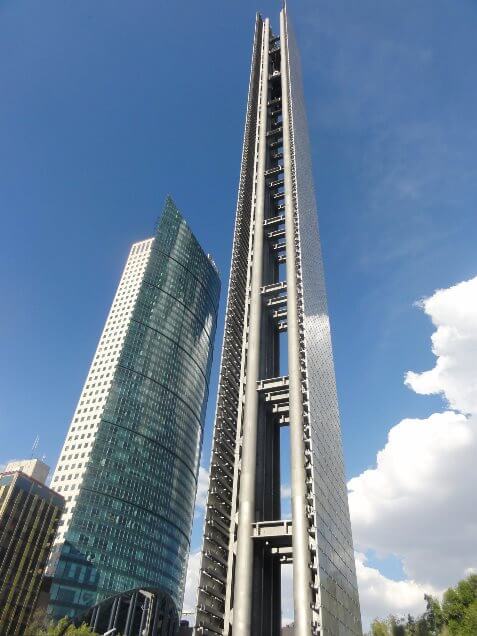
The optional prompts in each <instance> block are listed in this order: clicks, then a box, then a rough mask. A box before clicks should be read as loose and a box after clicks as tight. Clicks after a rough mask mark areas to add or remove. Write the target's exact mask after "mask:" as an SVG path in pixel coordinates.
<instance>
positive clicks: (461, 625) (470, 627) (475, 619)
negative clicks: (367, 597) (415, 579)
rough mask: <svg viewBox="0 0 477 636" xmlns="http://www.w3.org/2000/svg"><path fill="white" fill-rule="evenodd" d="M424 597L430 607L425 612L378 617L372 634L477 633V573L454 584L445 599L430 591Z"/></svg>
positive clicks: (464, 635) (468, 635) (455, 635)
mask: <svg viewBox="0 0 477 636" xmlns="http://www.w3.org/2000/svg"><path fill="white" fill-rule="evenodd" d="M424 600H425V601H426V611H425V612H424V614H423V615H422V616H419V617H417V618H415V617H414V616H411V615H410V614H409V615H408V617H407V619H404V618H398V617H396V616H389V617H388V618H387V619H386V620H382V619H375V620H374V621H373V622H372V623H371V630H370V632H369V634H370V636H477V574H471V575H470V576H469V577H467V578H466V579H464V580H463V581H459V583H458V584H457V585H456V586H455V587H450V588H449V589H448V590H447V592H445V594H444V597H443V599H442V603H440V602H439V600H438V599H437V598H435V597H433V596H429V595H428V594H426V595H425V596H424Z"/></svg>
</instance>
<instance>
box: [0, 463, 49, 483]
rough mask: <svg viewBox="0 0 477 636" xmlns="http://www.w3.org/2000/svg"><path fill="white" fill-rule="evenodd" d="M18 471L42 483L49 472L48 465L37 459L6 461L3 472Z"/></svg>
mask: <svg viewBox="0 0 477 636" xmlns="http://www.w3.org/2000/svg"><path fill="white" fill-rule="evenodd" d="M18 471H19V472H21V473H23V474H24V475H27V476H28V477H33V479H36V481H39V482H40V483H42V484H44V483H46V478H47V477H48V473H49V472H50V467H49V466H47V465H46V464H45V463H44V462H42V461H41V460H39V459H33V458H30V459H15V460H13V461H11V462H8V464H7V465H6V466H5V470H4V471H3V472H5V473H16V472H18Z"/></svg>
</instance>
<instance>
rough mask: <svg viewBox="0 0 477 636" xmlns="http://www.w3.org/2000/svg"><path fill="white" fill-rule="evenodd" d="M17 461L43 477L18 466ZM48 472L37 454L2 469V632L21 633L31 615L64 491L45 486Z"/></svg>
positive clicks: (59, 513)
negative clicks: (56, 490) (33, 458)
mask: <svg viewBox="0 0 477 636" xmlns="http://www.w3.org/2000/svg"><path fill="white" fill-rule="evenodd" d="M17 464H18V465H19V466H21V467H23V468H24V469H25V471H28V472H30V473H33V474H36V475H38V474H39V475H41V476H43V479H41V480H38V479H35V478H34V477H32V476H31V475H28V474H27V473H26V472H21V471H20V470H18V469H17V468H18V466H17ZM12 466H13V468H14V470H11V469H12ZM45 471H46V472H45ZM47 475H48V466H46V464H44V463H43V462H40V461H39V460H25V462H12V463H11V464H8V465H7V467H6V469H5V472H3V473H2V474H0V634H5V636H7V635H8V636H21V635H22V634H23V633H24V630H25V627H26V626H27V625H28V623H29V621H30V619H31V617H32V614H33V612H34V610H35V606H36V602H37V599H38V595H39V592H40V586H41V580H42V575H43V572H44V569H45V566H46V562H47V559H48V555H49V553H50V550H51V546H52V543H53V538H54V536H55V532H56V529H57V527H58V522H59V520H60V517H61V513H62V510H63V506H64V500H63V497H62V496H61V495H59V494H58V493H56V492H54V491H53V490H51V489H50V488H48V487H47V486H45V483H44V481H45V479H46V477H47Z"/></svg>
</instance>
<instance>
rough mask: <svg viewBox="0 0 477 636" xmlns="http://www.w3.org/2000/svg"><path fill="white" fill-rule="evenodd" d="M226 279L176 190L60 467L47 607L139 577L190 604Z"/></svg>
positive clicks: (146, 245)
mask: <svg viewBox="0 0 477 636" xmlns="http://www.w3.org/2000/svg"><path fill="white" fill-rule="evenodd" d="M219 293H220V281H219V276H218V273H217V270H216V267H215V265H214V263H213V261H212V260H211V259H210V258H209V257H208V256H207V254H205V253H204V251H203V250H202V248H201V246H200V245H199V243H198V242H197V239H196V238H195V237H194V235H193V234H192V232H191V231H190V229H189V227H188V226H187V223H186V222H185V220H184V218H183V217H182V215H181V214H180V212H179V211H178V210H177V208H176V207H175V205H174V203H173V202H172V200H171V199H168V200H167V202H166V206H165V209H164V212H163V214H162V216H161V219H160V221H159V225H158V228H157V233H156V235H155V237H154V238H151V239H147V240H146V241H142V242H140V243H135V244H134V245H133V246H132V248H131V252H130V254H129V258H128V260H127V263H126V267H125V269H124V273H123V276H122V278H121V282H120V284H119V287H118V290H117V293H116V296H115V298H114V301H113V304H112V307H111V311H110V313H109V316H108V319H107V321H106V325H105V328H104V330H103V333H102V335H101V338H100V341H99V345H98V348H97V350H96V354H95V356H94V359H93V362H92V365H91V368H90V371H89V373H88V376H87V378H86V382H85V386H84V389H83V392H82V394H81V397H80V400H79V403H78V406H77V409H76V411H75V413H74V415H73V420H72V422H71V426H70V429H69V431H68V434H67V437H66V440H65V443H64V446H63V449H62V451H61V456H60V459H59V462H58V465H57V467H56V471H55V474H54V477H53V482H52V485H53V488H54V489H55V490H57V491H58V492H60V493H61V494H62V495H63V496H64V497H65V499H66V511H65V515H64V517H63V519H62V524H61V526H60V530H59V532H58V535H57V537H56V540H55V547H54V550H53V553H52V557H51V561H50V567H49V570H50V572H49V573H50V574H51V575H53V583H52V587H51V594H50V606H49V612H50V613H51V614H53V615H55V616H59V617H61V616H64V615H65V614H67V615H70V616H74V615H77V614H79V613H81V612H82V611H84V610H85V609H86V608H87V607H89V606H91V605H95V604H96V603H98V602H100V601H102V600H103V599H105V598H107V597H109V596H114V595H115V594H117V593H121V592H126V591H128V590H132V589H134V588H139V587H141V588H144V587H147V588H159V589H160V590H163V591H164V592H165V593H167V594H168V595H170V596H171V597H172V599H173V601H174V603H175V605H176V607H177V609H178V611H180V608H181V606H182V597H183V591H184V579H185V571H186V567H187V557H188V554H189V540H190V533H191V527H192V520H193V511H194V502H195V496H196V490H197V476H198V470H199V458H200V451H201V446H202V433H203V425H204V417H205V409H206V404H207V396H208V382H209V375H210V367H211V362H212V352H213V342H214V335H215V327H216V316H217V307H218V301H219Z"/></svg>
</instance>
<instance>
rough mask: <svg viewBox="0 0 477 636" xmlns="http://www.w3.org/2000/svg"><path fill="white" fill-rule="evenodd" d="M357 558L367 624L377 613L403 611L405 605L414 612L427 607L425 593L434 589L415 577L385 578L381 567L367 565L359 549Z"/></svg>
mask: <svg viewBox="0 0 477 636" xmlns="http://www.w3.org/2000/svg"><path fill="white" fill-rule="evenodd" d="M355 562H356V575H357V577H358V586H359V592H360V601H361V609H362V614H363V616H362V618H363V624H364V625H365V626H367V625H369V624H370V623H371V621H372V620H373V618H376V617H380V618H384V617H386V616H388V615H389V614H395V615H401V614H402V613H403V609H405V611H407V612H410V613H411V614H414V615H417V614H420V613H422V612H423V610H424V609H425V603H424V594H426V593H430V592H434V590H432V589H429V588H428V587H424V586H422V585H420V584H419V583H416V581H412V580H406V581H392V580H391V579H388V578H386V577H385V576H383V575H382V574H381V573H380V572H379V570H377V569H375V568H372V567H369V566H368V565H366V557H365V555H364V554H360V553H357V554H356V559H355Z"/></svg>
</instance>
